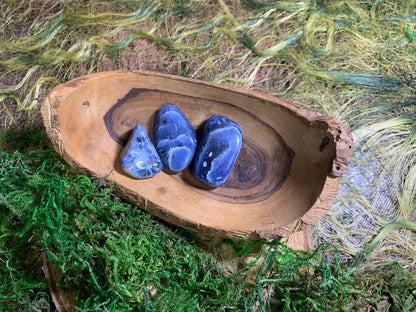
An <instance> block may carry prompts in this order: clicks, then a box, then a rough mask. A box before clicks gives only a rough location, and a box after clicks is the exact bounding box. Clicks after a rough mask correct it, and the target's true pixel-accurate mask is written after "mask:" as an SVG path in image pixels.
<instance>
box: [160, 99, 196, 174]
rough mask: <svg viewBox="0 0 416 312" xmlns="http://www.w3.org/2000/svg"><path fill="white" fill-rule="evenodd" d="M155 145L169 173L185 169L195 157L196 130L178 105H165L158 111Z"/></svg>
mask: <svg viewBox="0 0 416 312" xmlns="http://www.w3.org/2000/svg"><path fill="white" fill-rule="evenodd" d="M155 145H156V150H157V152H158V154H159V156H160V159H161V161H162V163H163V168H164V169H165V170H166V171H167V172H169V173H176V172H179V171H181V170H183V169H185V168H186V167H188V166H189V164H190V163H191V161H192V159H193V158H194V155H195V151H196V146H197V140H196V131H195V129H194V128H193V127H192V125H191V123H190V122H189V120H188V118H186V116H185V114H184V113H183V112H182V111H181V110H180V109H179V108H177V107H176V106H174V105H171V104H168V105H165V106H163V107H162V108H161V109H160V110H159V112H158V113H157V115H156V121H155Z"/></svg>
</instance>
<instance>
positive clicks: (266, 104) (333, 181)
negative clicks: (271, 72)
mask: <svg viewBox="0 0 416 312" xmlns="http://www.w3.org/2000/svg"><path fill="white" fill-rule="evenodd" d="M165 104H174V105H176V106H178V107H179V108H180V109H181V110H182V111H183V112H184V113H185V115H186V116H187V117H188V119H189V120H190V122H191V123H192V125H193V126H194V127H195V128H196V129H197V131H198V132H200V131H201V130H202V129H203V126H204V123H205V122H206V120H207V119H208V118H209V117H210V116H211V115H213V114H218V115H223V116H225V117H227V118H230V119H231V120H233V121H235V122H237V123H238V124H239V125H240V127H241V128H242V131H243V135H244V139H243V147H242V151H241V153H240V155H239V157H238V159H237V162H236V165H235V166H234V169H233V171H232V173H231V175H230V177H229V179H228V180H227V182H226V184H225V185H223V186H222V187H219V188H215V189H207V188H204V187H202V186H201V185H200V184H198V182H197V181H196V180H195V179H193V177H192V175H191V173H190V170H185V171H183V172H181V173H179V174H174V175H169V174H167V173H165V172H162V173H160V174H159V175H157V176H156V177H154V178H151V179H146V180H134V179H132V178H130V177H128V176H127V175H125V174H124V173H123V172H122V171H121V166H120V159H119V153H120V151H121V148H122V146H123V144H124V143H125V142H126V140H127V138H128V136H129V134H130V132H131V130H132V129H133V128H134V127H135V125H136V124H137V123H140V124H142V125H143V126H144V128H145V129H146V130H147V131H148V133H149V136H150V138H151V139H152V140H153V127H154V119H155V115H156V113H157V110H158V109H159V108H160V107H161V106H163V105H165ZM42 116H43V120H44V124H45V127H46V130H47V133H48V135H49V137H50V139H51V141H52V142H53V144H54V146H55V148H56V150H57V151H58V152H59V153H60V154H61V155H62V156H63V157H64V159H65V160H66V161H67V162H68V163H70V164H71V165H72V166H74V167H76V168H77V169H79V170H81V171H82V172H85V173H88V174H91V175H93V176H95V177H106V178H107V179H108V180H110V181H114V182H115V190H116V191H117V192H118V193H119V194H120V195H121V196H122V197H124V198H126V199H127V200H129V201H131V202H133V203H135V204H137V205H138V206H140V207H141V208H143V209H146V210H148V211H149V212H151V213H153V214H154V215H156V216H158V217H160V218H163V219H165V220H167V221H169V222H172V223H174V224H176V225H179V226H182V227H185V228H188V229H192V230H195V231H199V232H201V233H205V234H209V235H215V236H220V237H235V236H241V237H247V238H250V239H265V240H270V239H273V238H276V237H281V236H285V237H286V236H288V235H289V234H290V233H292V232H294V231H299V230H302V229H305V228H307V227H308V226H310V225H311V224H313V223H315V222H316V221H318V220H319V219H320V218H322V216H323V215H324V214H325V213H326V211H327V210H328V209H329V208H330V207H331V205H332V203H333V201H334V200H335V197H336V194H337V192H338V185H339V177H340V176H341V175H342V174H343V173H345V172H346V170H347V167H348V159H349V157H350V155H351V151H352V146H353V142H352V138H351V133H350V132H349V131H348V130H347V129H346V128H345V127H344V126H343V125H342V124H341V123H340V122H339V121H337V120H335V119H333V118H330V117H327V116H318V115H316V114H314V113H312V112H310V111H309V110H306V109H304V108H302V107H300V106H298V105H295V104H293V103H290V102H287V101H284V100H281V99H278V98H275V97H271V96H266V95H263V94H260V93H257V92H253V91H248V90H242V89H237V88H231V87H225V86H221V85H218V84H214V83H209V82H203V81H198V80H193V79H187V78H183V77H176V76H170V75H166V74H160V73H152V72H103V73H98V74H93V75H88V76H84V77H80V78H78V79H75V80H73V81H71V82H69V83H66V84H63V85H60V86H58V87H56V88H55V89H54V90H53V91H52V92H51V93H50V94H49V96H48V98H47V99H46V101H45V103H44V105H43V106H42Z"/></svg>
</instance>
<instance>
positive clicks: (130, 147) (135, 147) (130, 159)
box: [120, 125, 163, 179]
mask: <svg viewBox="0 0 416 312" xmlns="http://www.w3.org/2000/svg"><path fill="white" fill-rule="evenodd" d="M120 158H121V168H122V169H123V170H124V172H126V173H127V174H128V175H130V176H132V177H133V178H136V179H145V178H151V177H153V176H155V175H157V174H158V173H159V172H160V171H161V170H162V168H163V165H162V162H161V161H160V157H159V155H158V154H157V152H156V149H155V147H154V146H153V144H152V141H150V139H149V136H148V135H147V132H146V130H145V129H144V128H143V126H142V125H137V126H136V128H135V129H134V131H133V133H132V135H131V136H130V139H129V140H128V142H127V144H126V146H125V147H124V148H123V149H122V151H121V154H120Z"/></svg>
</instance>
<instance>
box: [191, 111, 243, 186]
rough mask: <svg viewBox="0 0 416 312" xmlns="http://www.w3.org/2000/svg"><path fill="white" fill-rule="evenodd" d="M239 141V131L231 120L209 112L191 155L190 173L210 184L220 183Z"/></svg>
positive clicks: (224, 179) (225, 178) (230, 165)
mask: <svg viewBox="0 0 416 312" xmlns="http://www.w3.org/2000/svg"><path fill="white" fill-rule="evenodd" d="M242 143H243V132H242V131H241V128H240V126H239V125H238V124H236V123H235V122H233V121H232V120H230V119H228V118H226V117H222V116H218V115H213V116H212V117H211V118H210V119H209V120H208V122H207V125H206V126H205V129H204V133H203V134H202V138H201V142H200V143H199V146H198V149H197V151H196V155H195V163H194V172H193V173H194V176H195V178H197V179H198V180H200V181H202V182H204V183H205V184H207V185H209V186H211V187H218V186H221V185H222V184H224V182H225V181H226V180H227V178H228V176H229V175H230V172H231V170H232V169H233V166H234V163H235V161H236V160H237V157H238V154H239V153H240V150H241V145H242Z"/></svg>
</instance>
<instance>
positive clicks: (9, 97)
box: [0, 0, 416, 273]
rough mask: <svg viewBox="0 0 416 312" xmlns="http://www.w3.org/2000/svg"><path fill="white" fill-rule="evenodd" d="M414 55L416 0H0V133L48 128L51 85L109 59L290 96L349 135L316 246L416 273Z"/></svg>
mask: <svg viewBox="0 0 416 312" xmlns="http://www.w3.org/2000/svg"><path fill="white" fill-rule="evenodd" d="M415 57H416V1H413V0H402V1H395V0H389V1H388V0H385V1H383V0H377V1H365V0H345V1H342V0H336V1H330V0H310V1H307V0H305V1H302V2H300V1H268V0H263V1H255V0H240V1H224V0H218V1H209V0H156V1H146V0H142V1H129V0H126V1H93V0H91V1H52V0H46V1H40V0H22V1H18V0H14V1H13V0H8V1H6V0H5V1H2V2H1V3H0V112H1V115H0V129H1V131H2V133H9V132H13V133H20V132H24V131H26V130H27V129H28V128H35V129H42V124H41V119H40V116H39V107H40V105H41V103H42V102H43V100H44V98H45V96H46V94H47V93H48V92H49V91H50V90H51V89H52V88H53V87H54V86H56V85H58V84H60V83H63V82H66V81H68V80H70V79H72V78H75V77H77V76H80V75H83V74H89V73H93V72H98V71H105V70H114V69H127V70H134V69H146V70H154V71H160V72H166V73H171V74H176V75H183V76H187V77H194V78H199V79H204V80H209V81H215V82H218V83H222V84H227V85H233V86H239V87H243V88H248V89H254V90H258V91H261V92H263V93H267V94H271V95H274V96H277V97H281V98H285V99H287V100H290V101H292V102H294V103H297V104H300V105H302V106H304V107H307V108H309V109H311V110H313V111H315V112H318V113H321V114H327V115H330V116H333V117H335V118H337V119H339V120H340V121H342V122H343V123H344V124H345V125H346V126H348V127H349V128H350V129H351V130H352V133H353V136H354V140H355V144H356V147H355V150H354V153H353V156H352V159H351V164H350V170H349V173H348V174H347V175H345V176H344V177H343V180H342V186H341V190H340V193H339V196H338V199H337V201H336V203H335V204H334V206H333V207H332V208H331V210H330V211H329V213H328V214H327V216H326V217H325V218H324V219H322V220H321V221H320V222H319V223H318V224H317V225H316V226H314V227H313V239H314V241H315V243H316V244H318V243H319V242H329V243H334V244H336V245H337V246H338V248H339V249H340V251H341V252H342V259H343V261H348V260H349V259H354V261H358V262H359V261H360V260H362V259H364V258H365V259H366V261H365V262H363V263H362V264H361V266H362V268H363V269H365V268H368V269H371V268H372V267H374V266H376V265H379V264H383V263H391V262H392V261H398V262H399V263H400V264H401V265H402V266H403V267H404V268H405V269H406V270H407V271H409V272H413V273H415V272H414V271H415V268H416V266H415V262H416V235H415V234H416V223H415V222H416V161H415V159H416V84H415V80H414V77H413V76H414V69H415ZM0 143H1V145H0V146H1V147H2V149H3V150H7V143H6V141H5V140H4V139H3V140H1V141H0ZM357 255H358V256H357Z"/></svg>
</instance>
